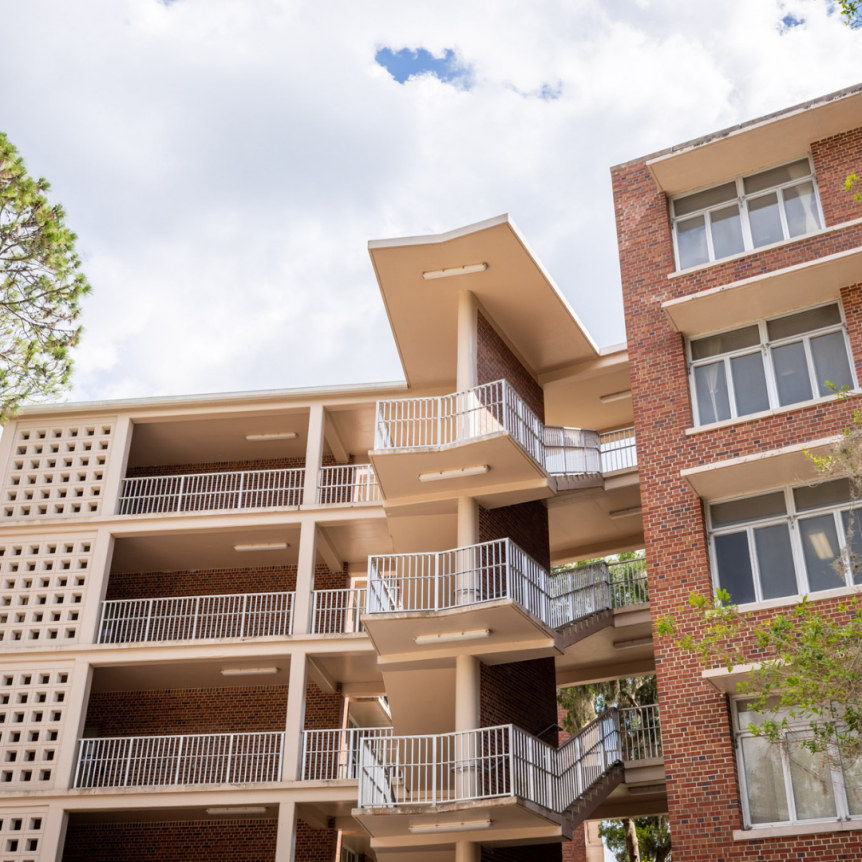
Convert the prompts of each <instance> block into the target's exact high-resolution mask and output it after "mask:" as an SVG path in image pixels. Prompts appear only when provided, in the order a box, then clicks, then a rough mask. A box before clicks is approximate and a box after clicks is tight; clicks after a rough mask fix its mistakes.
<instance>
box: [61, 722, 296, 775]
mask: <svg viewBox="0 0 862 862" xmlns="http://www.w3.org/2000/svg"><path fill="white" fill-rule="evenodd" d="M283 752H284V733H211V734H194V735H180V736H124V737H110V738H102V739H81V740H79V741H78V759H77V763H76V766H75V778H74V785H73V786H74V787H75V788H99V787H116V788H126V787H177V786H187V785H200V784H256V783H262V782H272V781H280V780H281V767H282V757H283Z"/></svg>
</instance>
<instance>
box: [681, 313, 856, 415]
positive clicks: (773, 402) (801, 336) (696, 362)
mask: <svg viewBox="0 0 862 862" xmlns="http://www.w3.org/2000/svg"><path fill="white" fill-rule="evenodd" d="M830 305H837V306H838V314H839V316H840V318H841V319H840V321H839V322H838V323H833V324H830V325H829V326H824V327H821V328H820V329H812V330H810V331H807V332H800V333H798V334H796V335H790V336H787V337H785V338H779V339H776V340H775V341H770V340H769V332H768V330H767V326H768V324H770V323H772V322H773V321H776V320H781V319H782V318H784V317H792V316H793V315H795V314H801V313H803V312H806V311H815V310H816V309H818V308H826V307H827V306H830ZM752 326H757V331H758V335H759V337H760V342H759V344H756V345H752V346H751V347H742V348H740V349H739V350H733V351H730V352H728V353H719V354H716V355H715V356H709V357H706V358H705V359H695V358H694V355H693V351H692V342H694V341H700V340H701V339H702V338H710V337H712V336H715V335H723V334H725V333H728V332H735V331H736V330H739V329H748V328H749V327H752ZM834 332H841V333H843V335H844V348H845V350H846V351H847V364H848V365H849V366H850V380H851V384H852V387H851V388H853V389H856V388H857V387H858V385H859V381H858V380H857V378H856V368H855V366H854V363H853V351H852V348H851V344H850V336H849V333H848V332H847V316H846V315H845V313H844V303H843V302H842V301H841V300H840V299H833V300H830V301H829V302H821V303H818V304H817V305H811V306H807V307H806V308H797V309H794V310H793V311H789V312H785V313H784V314H777V315H775V316H774V317H764V318H761V319H760V320H755V321H752V322H751V323H746V324H743V325H742V326H734V327H732V328H730V329H719V330H716V331H714V332H707V333H703V334H699V335H698V336H697V337H695V338H687V339H686V342H685V361H686V365H687V366H688V387H689V396H690V398H691V405H692V419H693V420H694V427H701V426H703V425H712V424H714V423H713V422H701V419H700V404H699V402H698V398H697V386H696V382H695V369H696V368H701V367H703V366H706V365H714V364H717V363H719V362H721V363H722V364H723V365H724V373H725V377H726V379H727V396H728V401H729V403H730V417H729V418H728V419H718V420H715V421H716V422H730V421H733V420H736V419H744V418H745V417H746V416H756V415H758V414H757V413H742V414H740V413H739V411H738V409H737V406H736V390H735V388H734V383H733V374H732V372H731V360H733V359H738V358H739V357H742V356H750V355H751V354H753V353H757V352H760V354H761V359H762V361H763V366H764V373H765V378H766V393H767V397H768V399H769V407H768V408H766V409H767V410H778V409H787V408H793V407H802V406H804V405H805V404H809V403H811V402H812V401H816V400H817V399H818V398H824V397H827V396H823V395H820V384H819V383H818V382H817V378H816V376H815V374H816V370H815V367H814V356H813V354H812V352H811V339H812V338H817V337H819V336H822V335H831V334H832V333H834ZM798 341H801V342H802V344H803V349H804V350H805V361H806V363H807V366H808V380H809V384H810V386H811V398H809V399H808V400H807V401H796V402H794V403H791V404H781V403H780V401H779V397H778V383H777V381H776V379H775V363H774V362H773V359H772V352H773V350H774V349H775V348H777V347H783V346H785V345H788V344H795V343H796V342H798ZM764 412H765V411H764Z"/></svg>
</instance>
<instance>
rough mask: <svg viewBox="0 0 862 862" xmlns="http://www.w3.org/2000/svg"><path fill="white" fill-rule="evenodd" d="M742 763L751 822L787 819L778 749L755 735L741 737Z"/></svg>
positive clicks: (788, 817) (776, 821)
mask: <svg viewBox="0 0 862 862" xmlns="http://www.w3.org/2000/svg"><path fill="white" fill-rule="evenodd" d="M741 742H742V763H743V769H744V770H745V785H746V789H747V791H748V811H749V814H750V815H751V823H752V825H755V824H758V823H779V822H781V821H784V820H789V819H790V812H789V810H788V807H787V791H786V790H785V787H784V769H783V768H782V766H781V752H780V751H779V750H778V749H777V748H776V747H774V746H773V745H771V744H770V743H769V742H767V741H766V740H765V739H762V738H758V737H753V736H751V737H743V739H742V740H741Z"/></svg>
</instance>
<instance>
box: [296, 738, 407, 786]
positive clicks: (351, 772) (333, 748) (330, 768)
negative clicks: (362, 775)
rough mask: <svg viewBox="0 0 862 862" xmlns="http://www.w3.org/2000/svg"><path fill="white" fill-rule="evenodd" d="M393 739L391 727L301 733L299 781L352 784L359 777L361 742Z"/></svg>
mask: <svg viewBox="0 0 862 862" xmlns="http://www.w3.org/2000/svg"><path fill="white" fill-rule="evenodd" d="M388 736H392V728H391V727H346V728H340V729H335V730H303V731H302V755H301V758H300V763H301V766H300V770H299V780H300V781H336V780H351V779H356V778H358V777H359V753H360V747H361V744H362V740H364V739H371V738H378V737H388Z"/></svg>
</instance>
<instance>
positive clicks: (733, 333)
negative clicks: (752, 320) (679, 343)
mask: <svg viewBox="0 0 862 862" xmlns="http://www.w3.org/2000/svg"><path fill="white" fill-rule="evenodd" d="M756 344H760V332H759V330H758V328H757V327H756V326H746V327H743V328H742V329H731V330H730V332H719V333H718V334H717V335H709V336H707V337H706V338H698V339H697V340H695V341H692V342H691V356H692V359H707V358H708V357H710V356H718V355H719V354H721V353H733V352H734V351H736V350H744V349H745V348H746V347H754V346H755V345H756Z"/></svg>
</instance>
